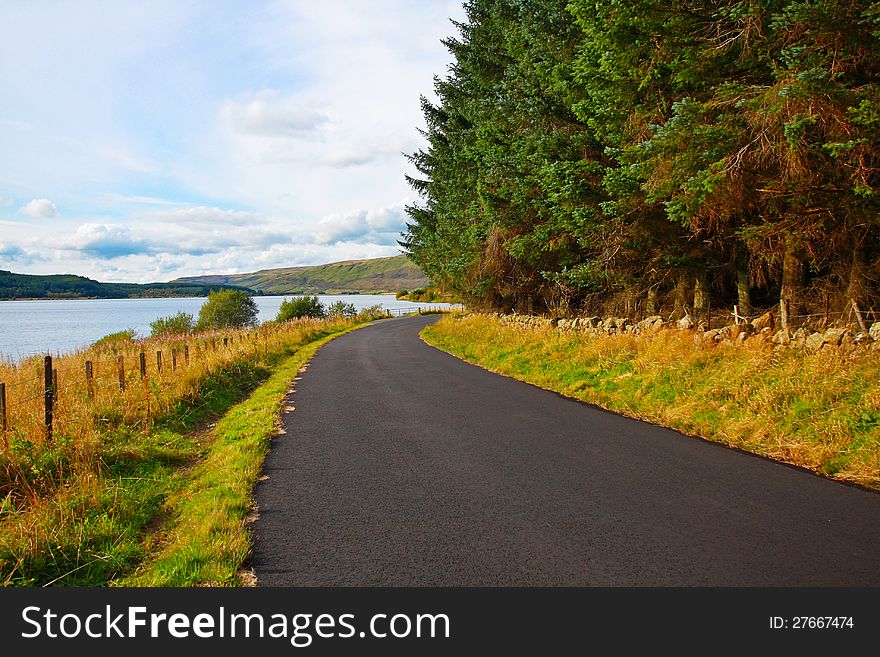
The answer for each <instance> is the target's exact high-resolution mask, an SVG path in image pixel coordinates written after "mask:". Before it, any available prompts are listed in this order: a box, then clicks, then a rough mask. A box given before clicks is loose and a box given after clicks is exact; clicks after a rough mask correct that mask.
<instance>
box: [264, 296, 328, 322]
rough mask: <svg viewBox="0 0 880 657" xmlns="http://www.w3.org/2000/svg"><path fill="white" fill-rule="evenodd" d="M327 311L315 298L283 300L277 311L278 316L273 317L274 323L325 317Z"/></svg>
mask: <svg viewBox="0 0 880 657" xmlns="http://www.w3.org/2000/svg"><path fill="white" fill-rule="evenodd" d="M326 316H327V309H326V308H325V307H324V304H322V303H321V302H320V301H318V297H317V296H312V297H309V296H305V297H294V298H293V299H285V300H284V301H282V302H281V307H280V308H279V309H278V315H277V316H276V317H275V321H276V322H286V321H288V320H290V319H299V318H301V317H313V318H314V317H326Z"/></svg>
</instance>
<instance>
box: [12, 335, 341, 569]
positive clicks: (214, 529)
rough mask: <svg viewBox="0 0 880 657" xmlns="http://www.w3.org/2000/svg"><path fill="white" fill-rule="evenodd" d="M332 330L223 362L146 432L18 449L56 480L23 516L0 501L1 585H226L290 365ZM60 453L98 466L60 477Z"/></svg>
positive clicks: (65, 459)
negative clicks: (79, 456)
mask: <svg viewBox="0 0 880 657" xmlns="http://www.w3.org/2000/svg"><path fill="white" fill-rule="evenodd" d="M353 328H354V327H350V328H348V329H345V330H352V329H353ZM341 332H343V331H338V330H337V332H335V333H332V334H330V335H328V334H327V333H328V331H321V332H315V333H313V334H311V335H310V336H308V338H306V340H307V344H304V345H297V344H290V345H288V346H286V347H285V348H284V349H282V350H281V351H277V352H274V353H270V354H268V355H263V356H259V357H256V358H254V357H252V359H250V360H246V359H240V360H237V361H235V362H233V363H232V364H231V365H230V366H229V367H227V368H224V369H221V370H219V371H217V372H215V373H214V374H213V375H211V376H209V377H208V378H206V379H205V380H203V381H202V382H201V383H200V385H199V390H198V394H197V395H195V396H194V397H193V398H192V399H190V400H188V401H180V402H178V403H177V404H175V405H174V406H173V407H171V408H170V410H169V411H168V412H167V413H165V414H164V415H163V416H161V417H159V418H156V419H155V421H154V423H153V424H152V426H151V428H150V430H149V431H138V430H136V429H134V428H132V427H127V426H125V425H121V426H118V427H116V428H115V429H113V430H111V431H108V432H106V433H104V434H103V435H100V436H96V437H95V438H94V440H95V441H99V442H100V444H99V445H95V444H75V445H70V444H65V439H64V438H63V437H61V436H59V437H58V438H57V439H56V441H55V443H54V444H53V445H52V447H51V448H50V449H46V448H45V447H44V446H42V445H41V446H33V445H30V444H29V443H28V442H27V441H23V442H21V443H20V444H18V445H17V449H18V450H19V451H20V452H22V453H21V454H19V456H20V457H21V458H20V461H21V462H23V463H25V464H27V467H28V468H29V469H31V470H33V471H35V472H37V473H38V474H39V475H40V477H41V478H47V479H55V480H56V481H57V482H59V483H58V486H57V490H56V491H55V492H54V494H52V495H47V496H39V497H36V498H35V499H33V500H32V501H31V503H30V504H29V505H28V506H26V507H21V508H19V507H17V506H16V505H15V504H14V503H13V500H12V497H11V496H10V497H7V498H6V499H5V500H2V506H0V519H2V523H0V584H3V585H7V586H44V585H58V586H61V585H63V586H101V585H105V584H108V583H111V584H115V585H129V584H131V585H133V584H139V585H160V584H161V585H188V584H194V583H208V582H210V583H220V584H232V583H235V577H234V575H235V572H236V570H237V569H238V568H239V566H240V564H241V561H242V559H243V558H244V555H245V554H246V553H247V546H248V537H247V533H246V531H245V529H244V524H243V519H244V516H245V514H246V513H247V511H248V508H249V500H250V494H251V490H252V488H253V484H254V482H255V481H256V477H257V476H258V473H259V468H260V464H261V463H262V459H263V456H264V454H265V452H266V449H267V448H268V444H269V439H270V437H271V435H272V434H273V432H274V431H275V427H276V422H277V418H278V416H279V404H280V400H281V398H282V397H283V395H284V391H285V390H286V387H287V385H288V383H289V382H290V381H291V380H292V379H293V377H294V375H295V374H296V372H297V370H298V369H299V368H300V367H301V365H302V364H303V363H304V362H305V361H306V360H307V359H308V358H309V357H310V356H311V355H312V354H313V353H314V352H315V351H316V350H317V348H318V347H319V346H320V345H321V344H323V343H324V342H326V341H327V340H329V339H332V338H333V337H335V336H336V335H339V334H341ZM243 400H244V401H243ZM212 420H217V423H216V426H214V427H213V429H212V430H211V427H210V426H209V422H210V421H212ZM71 448H74V449H79V450H81V452H82V454H83V455H84V456H83V458H94V456H93V455H94V454H96V453H98V454H100V458H101V464H100V468H99V469H95V468H81V469H79V470H75V469H74V470H71V467H70V466H69V465H67V464H68V463H69V462H70V461H71V455H70V450H71ZM74 458H75V457H74ZM65 468H66V469H65ZM41 471H44V472H41ZM56 471H57V472H56Z"/></svg>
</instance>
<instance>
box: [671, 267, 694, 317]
mask: <svg viewBox="0 0 880 657" xmlns="http://www.w3.org/2000/svg"><path fill="white" fill-rule="evenodd" d="M693 290H694V275H693V272H691V271H690V270H689V269H685V270H682V271H681V272H679V274H678V283H677V284H676V286H675V315H676V316H677V317H683V316H684V315H687V314H688V313H689V312H690V302H691V301H692V300H693Z"/></svg>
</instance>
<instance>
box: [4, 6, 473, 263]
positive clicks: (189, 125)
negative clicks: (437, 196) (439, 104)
mask: <svg viewBox="0 0 880 657" xmlns="http://www.w3.org/2000/svg"><path fill="white" fill-rule="evenodd" d="M462 16H463V11H462V7H461V0H420V2H418V3H413V2H410V1H409V0H373V1H372V2H369V3H365V2H360V1H359V0H326V1H324V2H320V3H313V2H307V1H304V0H254V1H253V2H251V3H246V4H245V3H220V4H217V3H206V2H201V1H198V2H192V3H180V2H174V1H173V0H150V1H149V2H145V3H133V4H130V3H118V4H117V3H109V4H108V3H104V2H100V0H70V1H69V2H66V3H61V4H58V3H40V2H34V3H2V2H0V80H3V88H4V92H3V98H4V102H3V107H2V108H0V143H3V148H2V149H0V190H2V191H4V192H7V194H8V195H9V196H11V197H13V198H14V199H15V205H14V206H13V207H15V208H18V207H20V206H21V205H22V204H23V202H24V201H25V200H27V199H35V200H34V201H32V202H31V203H29V204H28V205H27V206H25V208H22V212H25V210H27V214H28V215H29V216H35V215H36V216H38V217H40V218H41V221H40V222H39V225H40V234H37V230H36V229H35V222H25V221H18V222H10V223H11V224H16V225H9V226H6V225H3V226H2V231H0V232H2V239H3V241H4V249H5V250H6V251H5V252H6V254H7V257H12V256H18V255H20V253H19V252H18V251H15V250H14V249H15V248H19V249H22V250H23V251H25V252H27V253H39V254H40V255H41V257H44V258H45V260H40V261H35V262H34V263H33V267H32V268H31V269H32V271H33V273H51V272H53V271H69V272H74V273H81V274H85V275H90V276H93V277H95V278H99V279H101V278H104V279H105V280H145V278H149V279H153V280H155V279H156V277H157V276H158V274H157V272H158V271H169V272H170V271H173V272H174V274H175V275H187V274H190V273H204V272H212V271H227V272H228V271H250V270H254V269H256V268H260V267H280V266H289V265H293V264H318V263H321V262H329V261H334V260H345V259H349V258H361V257H378V256H384V255H393V254H394V253H397V252H398V248H397V245H396V243H395V242H396V240H397V239H399V231H400V230H402V229H403V227H404V223H405V219H406V217H405V216H404V214H403V207H402V204H400V203H395V202H394V201H395V200H396V199H401V198H404V197H405V196H408V195H411V194H412V190H410V189H409V188H408V186H407V184H406V182H405V180H404V175H403V174H404V173H405V172H407V171H408V166H409V165H408V164H407V162H406V160H405V158H404V157H402V156H401V152H412V151H413V150H415V149H417V148H419V147H421V146H422V145H423V140H422V138H421V137H420V136H419V134H418V132H417V128H418V127H419V126H421V125H422V124H423V119H422V116H421V111H420V106H419V95H420V94H425V95H427V96H428V97H431V96H432V88H433V76H434V75H438V74H439V75H442V74H443V72H444V70H445V67H446V65H447V63H448V62H449V60H450V56H449V54H448V53H447V52H446V50H445V48H444V47H443V45H442V44H441V43H440V39H442V38H443V37H445V36H448V35H450V34H452V33H454V31H455V28H454V26H453V25H451V24H450V22H449V20H448V19H449V18H450V17H452V18H455V19H457V20H460V19H461V18H462ZM95 25H100V27H101V29H99V30H95V29H94V26H95ZM33 34H41V35H43V36H42V38H41V39H33V36H32V35H33ZM84 34H85V35H88V43H87V44H85V45H87V47H84V41H83V35H84ZM36 79H38V80H40V81H41V84H40V85H38V86H34V84H33V80H36ZM48 190H51V192H49V191H48ZM47 193H51V195H52V197H53V198H54V199H55V200H56V202H58V203H59V204H61V206H62V208H63V210H64V212H63V215H61V214H58V210H57V208H56V207H55V206H54V204H52V205H47V204H51V203H52V202H51V201H49V200H48V199H43V198H42V196H43V194H47ZM44 202H45V203H44ZM35 203H37V204H39V205H34V204H35ZM53 208H54V209H53ZM8 214H11V213H10V212H7V216H4V218H5V219H12V217H9V216H8ZM20 216H23V215H20ZM47 236H48V237H49V239H50V240H52V243H53V244H55V246H54V248H53V247H49V248H44V245H43V244H41V243H40V242H46V241H47Z"/></svg>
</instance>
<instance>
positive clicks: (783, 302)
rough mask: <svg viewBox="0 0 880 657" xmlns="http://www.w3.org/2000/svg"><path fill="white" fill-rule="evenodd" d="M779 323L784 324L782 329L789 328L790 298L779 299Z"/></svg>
mask: <svg viewBox="0 0 880 657" xmlns="http://www.w3.org/2000/svg"><path fill="white" fill-rule="evenodd" d="M779 323H780V324H781V326H782V330H783V331H786V330H788V300H787V299H780V300H779Z"/></svg>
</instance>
